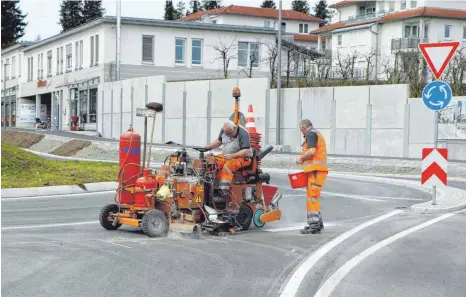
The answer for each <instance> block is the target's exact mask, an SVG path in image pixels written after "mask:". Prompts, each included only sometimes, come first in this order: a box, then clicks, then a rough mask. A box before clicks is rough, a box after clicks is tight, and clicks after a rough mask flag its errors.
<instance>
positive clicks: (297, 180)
mask: <svg viewBox="0 0 466 297" xmlns="http://www.w3.org/2000/svg"><path fill="white" fill-rule="evenodd" d="M288 178H289V179H290V185H291V187H292V188H293V189H297V188H305V187H307V175H306V172H298V173H291V174H288Z"/></svg>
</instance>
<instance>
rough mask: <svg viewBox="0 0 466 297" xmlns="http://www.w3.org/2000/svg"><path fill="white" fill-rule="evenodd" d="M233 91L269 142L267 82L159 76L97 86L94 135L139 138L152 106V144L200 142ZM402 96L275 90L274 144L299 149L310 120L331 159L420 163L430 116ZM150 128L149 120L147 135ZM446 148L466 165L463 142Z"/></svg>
mask: <svg viewBox="0 0 466 297" xmlns="http://www.w3.org/2000/svg"><path fill="white" fill-rule="evenodd" d="M235 86H238V87H239V88H240V90H241V94H242V96H241V98H240V111H241V112H242V113H243V114H244V115H246V114H247V108H248V105H249V104H252V105H253V107H254V117H255V122H256V129H257V130H258V132H260V133H261V134H262V139H263V143H264V145H267V144H271V145H275V144H276V143H275V140H276V129H277V121H276V120H277V118H278V115H277V108H276V107H277V90H276V89H269V87H268V86H269V81H268V79H267V78H246V79H227V80H204V81H189V82H165V79H164V77H163V76H153V77H146V78H136V79H129V80H124V81H117V82H108V83H103V84H100V85H99V96H98V97H99V99H98V118H97V121H98V131H99V132H100V133H101V134H102V136H103V137H105V138H118V137H119V135H120V134H121V133H122V132H124V131H126V130H127V128H128V127H129V125H133V127H134V129H135V130H136V131H137V132H138V133H140V134H141V135H142V134H143V131H144V130H143V129H144V126H143V125H144V119H143V118H141V117H136V115H135V112H136V108H144V106H145V103H147V102H150V101H156V102H160V103H162V104H163V105H164V111H163V113H161V114H160V115H158V116H157V119H156V130H155V131H156V132H155V135H154V142H157V143H166V142H168V141H173V142H176V143H181V144H185V145H193V146H199V145H205V144H206V143H210V142H211V141H212V140H213V139H214V138H215V137H217V135H218V133H219V131H220V128H221V126H222V123H223V122H224V121H225V120H227V119H228V118H230V116H231V115H232V113H233V109H234V99H233V97H232V94H231V92H232V90H233V88H234V87H235ZM408 94H409V85H405V84H403V85H376V86H351V87H326V88H290V89H282V96H281V97H282V98H281V100H282V102H281V109H280V112H279V118H280V126H281V128H280V138H281V144H283V147H284V148H285V149H289V150H290V151H292V152H299V149H300V143H301V142H302V135H301V134H300V131H299V129H298V128H299V122H300V120H301V119H303V118H309V119H310V120H311V121H312V122H313V124H314V126H315V127H316V128H317V129H318V130H320V131H321V132H322V134H323V135H324V136H325V138H326V139H327V146H328V151H329V153H330V154H338V155H360V156H380V157H405V158H406V157H409V158H420V157H421V153H422V148H423V147H430V146H433V142H434V128H435V125H434V120H435V118H434V117H435V114H434V112H433V111H431V110H429V109H427V107H425V106H424V104H423V102H422V100H421V99H408ZM101 98H103V100H101ZM151 125H152V121H151V120H149V121H148V131H149V132H150V131H151ZM148 135H149V136H150V134H148ZM455 143H458V142H455ZM440 145H442V143H441V144H440ZM446 145H448V141H445V142H443V146H446ZM452 149H453V151H451V152H450V153H449V158H450V159H458V160H461V159H462V160H466V154H465V153H464V151H465V150H466V144H464V143H463V144H461V143H460V145H455V146H454V148H452Z"/></svg>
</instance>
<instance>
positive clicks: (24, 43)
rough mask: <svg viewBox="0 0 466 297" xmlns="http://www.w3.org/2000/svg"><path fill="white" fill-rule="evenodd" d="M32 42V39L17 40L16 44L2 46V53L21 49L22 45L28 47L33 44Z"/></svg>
mask: <svg viewBox="0 0 466 297" xmlns="http://www.w3.org/2000/svg"><path fill="white" fill-rule="evenodd" d="M34 43H35V42H33V41H19V42H17V43H16V44H13V45H12V46H9V47H7V48H4V49H3V50H2V55H4V54H6V53H9V52H12V51H14V50H16V49H21V48H23V47H28V46H30V45H33V44H34Z"/></svg>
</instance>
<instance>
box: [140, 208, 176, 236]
mask: <svg viewBox="0 0 466 297" xmlns="http://www.w3.org/2000/svg"><path fill="white" fill-rule="evenodd" d="M153 220H158V221H159V226H158V227H155V228H154V227H152V224H151V222H152V221H153ZM141 227H142V231H143V232H144V233H145V234H146V235H147V236H149V237H159V236H165V235H167V234H168V227H169V225H168V219H167V217H166V216H165V213H163V212H162V211H160V210H158V209H151V210H149V211H148V212H146V213H145V214H144V216H143V217H142V221H141Z"/></svg>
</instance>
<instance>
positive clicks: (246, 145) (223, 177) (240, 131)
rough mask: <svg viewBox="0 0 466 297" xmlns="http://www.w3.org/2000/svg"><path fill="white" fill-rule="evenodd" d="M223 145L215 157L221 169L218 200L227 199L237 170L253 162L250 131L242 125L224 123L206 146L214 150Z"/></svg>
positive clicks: (218, 174) (218, 173)
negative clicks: (215, 137) (216, 135)
mask: <svg viewBox="0 0 466 297" xmlns="http://www.w3.org/2000/svg"><path fill="white" fill-rule="evenodd" d="M221 145H223V148H222V153H221V154H219V155H217V156H216V157H215V159H216V163H217V166H218V169H219V171H218V172H217V180H218V181H219V183H218V185H219V186H218V188H219V195H220V196H219V197H218V196H217V197H215V198H217V199H219V200H217V199H215V200H217V201H218V202H224V201H226V198H227V197H228V196H227V195H228V194H229V191H230V187H231V183H232V182H233V175H234V173H235V171H237V170H238V169H240V168H242V167H246V166H248V165H250V164H251V162H252V150H251V145H250V140H249V132H248V131H247V130H246V129H245V128H244V127H242V126H240V125H237V124H235V123H234V122H232V121H227V122H225V123H224V124H223V128H222V129H221V130H220V134H219V135H218V138H217V139H215V140H214V141H213V142H212V143H210V144H208V145H207V146H205V149H208V150H212V149H216V148H218V147H220V146H221Z"/></svg>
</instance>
